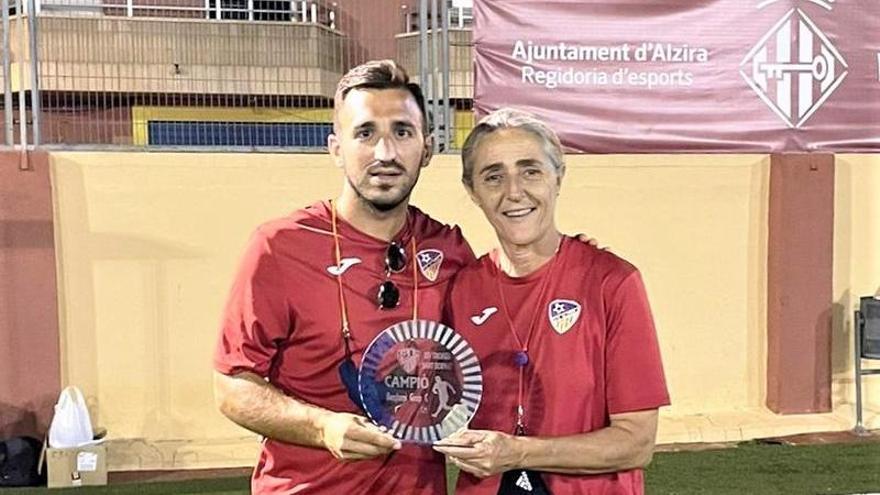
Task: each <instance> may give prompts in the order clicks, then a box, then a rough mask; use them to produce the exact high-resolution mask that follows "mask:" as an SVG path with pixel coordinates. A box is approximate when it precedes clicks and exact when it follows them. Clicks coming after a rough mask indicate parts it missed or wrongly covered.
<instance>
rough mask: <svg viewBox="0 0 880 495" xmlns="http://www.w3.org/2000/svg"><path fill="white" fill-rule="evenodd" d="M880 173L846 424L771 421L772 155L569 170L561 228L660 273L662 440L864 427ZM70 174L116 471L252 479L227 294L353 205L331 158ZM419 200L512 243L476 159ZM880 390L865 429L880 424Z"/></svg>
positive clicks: (153, 157) (855, 260)
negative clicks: (296, 227) (287, 233)
mask: <svg viewBox="0 0 880 495" xmlns="http://www.w3.org/2000/svg"><path fill="white" fill-rule="evenodd" d="M877 160H878V159H877V158H872V157H865V156H852V155H851V156H846V157H842V158H841V160H840V161H841V162H842V163H840V165H839V169H838V184H837V189H838V196H839V197H838V200H837V201H838V211H837V213H838V215H837V221H836V222H837V225H836V228H837V229H838V234H837V239H836V245H835V248H836V258H835V260H836V261H835V270H836V274H835V294H836V295H837V297H838V298H839V299H838V301H837V302H839V304H840V305H841V306H845V308H842V309H841V310H840V311H839V312H838V313H839V315H838V317H837V320H836V323H835V325H836V330H835V333H834V335H835V337H834V338H835V342H834V345H835V352H834V354H835V355H834V363H835V368H834V369H835V372H836V374H835V391H834V393H835V398H836V400H835V411H834V412H833V413H829V414H819V415H798V416H778V415H775V414H772V413H770V412H769V411H768V410H767V409H766V408H765V407H764V406H763V404H764V398H765V375H766V360H767V357H766V331H765V328H766V314H765V311H766V310H765V308H766V290H765V286H766V259H767V240H766V239H767V232H766V228H767V209H768V179H769V166H770V160H769V158H768V157H766V156H761V155H720V156H718V155H716V156H699V155H698V156H669V155H663V156H652V155H628V156H624V155H614V156H570V157H568V159H567V163H568V174H567V176H566V178H565V181H564V184H563V192H562V196H561V198H560V204H559V210H558V213H559V223H560V226H561V227H562V229H563V230H564V231H566V232H571V233H574V232H584V233H587V234H589V235H591V236H593V237H596V238H598V239H599V240H600V242H601V244H603V245H608V246H610V247H611V248H612V249H613V250H614V251H615V252H616V253H618V254H620V255H621V256H623V257H625V258H627V259H629V260H630V261H632V262H633V263H635V264H636V265H637V266H639V267H640V269H641V270H642V272H643V273H644V276H645V280H646V283H647V287H648V291H649V294H650V298H651V302H652V305H653V309H654V314H655V318H656V321H657V326H658V331H659V336H660V341H661V346H662V351H663V356H664V364H665V368H666V374H667V380H668V382H669V387H670V392H671V395H672V400H673V406H671V407H669V408H665V409H664V410H663V411H662V414H661V425H660V432H659V440H660V442H663V443H668V442H688V441H724V440H741V439H747V438H754V437H763V436H772V435H780V434H785V433H795V432H802V431H816V430H830V429H838V430H839V429H846V428H849V427H851V426H852V424H851V422H852V421H851V420H852V407H851V402H852V398H851V396H852V394H851V390H850V389H851V387H852V373H851V372H850V373H849V374H847V369H848V368H847V366H849V367H850V368H851V364H852V361H851V352H850V354H847V349H849V347H848V345H849V342H851V340H852V338H851V337H852V333H851V317H849V316H847V313H851V309H852V304H853V301H854V300H856V296H857V295H860V294H863V293H866V292H867V293H873V292H874V291H876V290H877V289H878V286H880V258H878V254H877V253H880V221H878V219H880V198H876V197H875V198H873V199H872V198H871V195H870V194H868V192H869V191H876V190H880V172H878V171H876V170H878V169H880V167H878V165H880V163H876V162H877ZM51 162H52V173H53V183H54V188H55V201H56V205H55V206H56V212H55V214H56V230H57V236H56V243H57V257H58V263H59V299H60V307H59V313H60V320H61V325H60V328H61V341H62V374H63V376H62V383H73V384H77V385H79V386H81V387H82V388H83V389H84V391H85V392H86V395H87V396H88V397H89V400H90V403H91V406H92V408H93V411H94V414H95V417H96V423H98V424H100V425H102V426H105V427H107V428H108V429H109V432H110V437H111V441H110V452H111V456H110V468H111V469H116V470H118V469H157V468H195V467H223V466H238V465H250V464H252V463H253V462H254V459H255V454H256V449H257V442H256V438H255V437H254V436H253V435H251V434H249V433H248V432H246V431H244V430H241V429H239V428H237V427H236V426H234V425H232V424H231V423H230V422H228V421H227V420H225V419H224V418H223V417H221V416H220V415H219V413H217V412H216V411H215V409H214V405H213V401H212V396H211V364H210V363H211V353H212V350H213V343H214V339H215V334H216V330H217V326H218V322H219V317H220V312H221V309H222V305H223V302H224V298H225V296H226V291H227V289H228V285H229V283H230V281H231V277H232V274H233V271H234V270H235V267H236V264H237V260H238V256H239V255H240V253H241V250H242V248H243V246H244V244H245V242H246V240H247V238H248V236H249V234H250V233H251V231H252V230H253V229H254V227H255V226H256V225H258V224H259V223H261V222H263V221H265V220H267V219H269V218H272V217H276V216H280V215H284V214H285V213H287V212H289V211H291V210H293V209H295V208H298V207H301V206H304V205H307V204H309V203H311V202H313V201H315V200H318V199H322V198H328V197H332V196H333V195H335V194H336V193H337V192H338V190H339V187H340V184H341V180H342V179H341V175H340V172H339V170H338V169H336V168H335V167H333V166H332V164H331V162H330V160H329V158H328V157H327V156H326V155H276V154H195V153H190V154H187V153H181V154H170V153H161V154H159V153H155V154H154V153H75V152H67V153H53V154H52V155H51ZM871 187H873V189H871ZM844 195H847V197H841V196H844ZM413 202H414V204H416V205H418V206H419V207H421V208H422V209H424V210H425V211H427V212H429V213H431V214H432V215H433V216H435V217H436V218H438V219H441V220H444V221H447V222H451V223H457V224H459V225H461V226H462V228H463V229H464V232H465V234H466V236H467V238H468V239H469V240H470V241H471V243H472V244H473V246H474V249H475V250H476V251H477V252H483V251H485V250H487V249H489V248H491V247H492V246H493V245H494V234H493V232H492V231H491V230H490V228H489V227H488V224H487V223H486V221H485V220H484V219H483V218H482V216H481V214H480V213H479V212H478V210H477V209H476V207H474V206H473V205H472V204H471V203H470V201H469V200H468V197H467V194H466V193H465V191H464V190H463V189H462V186H461V185H460V181H459V158H458V157H457V156H438V157H436V158H435V159H434V160H433V162H432V164H431V166H430V167H429V168H427V169H426V170H425V172H424V175H423V177H422V179H421V181H420V184H419V186H418V188H417V193H416V194H415V197H414V201H413ZM871 220H873V225H872V226H870V227H869V226H868V224H870V222H871ZM872 229H873V230H872ZM869 267H870V270H867V268H869ZM871 270H873V271H871ZM872 286H873V287H872ZM847 325H849V327H847ZM837 327H840V328H841V329H843V328H848V330H840V331H837ZM847 331H848V332H850V333H846V332H847ZM872 378H873V377H867V379H866V385H867V388H866V397H867V399H868V401H869V407H870V411H868V412H866V419H867V420H868V421H869V426H870V425H874V427H880V417H878V412H880V377H876V378H873V379H872ZM847 387H849V388H847ZM872 392H873V396H872Z"/></svg>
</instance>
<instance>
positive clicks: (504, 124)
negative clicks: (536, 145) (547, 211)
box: [461, 108, 565, 189]
mask: <svg viewBox="0 0 880 495" xmlns="http://www.w3.org/2000/svg"><path fill="white" fill-rule="evenodd" d="M499 129H522V130H523V131H526V132H529V133H531V134H533V135H534V136H535V137H536V138H538V140H539V141H541V146H542V147H543V149H544V154H545V155H547V158H548V159H549V160H550V164H551V165H552V166H553V169H554V170H556V172H557V173H562V171H563V170H564V169H565V163H564V161H563V153H562V144H561V143H560V142H559V136H557V135H556V132H554V131H553V129H551V128H550V126H548V125H547V124H545V123H544V122H543V121H541V120H539V119H538V118H536V117H535V116H534V115H532V114H530V113H527V112H523V111H521V110H516V109H513V108H501V109H498V110H495V111H494V112H492V113H490V114H489V115H486V116H485V117H483V118H482V119H480V121H479V122H478V123H477V125H476V127H474V129H473V130H472V131H471V133H470V134H468V137H467V139H466V140H465V142H464V146H463V147H462V148H461V165H462V166H461V181H462V182H463V183H464V185H465V186H467V187H468V188H471V189H473V187H474V183H473V173H474V165H475V164H474V158H475V155H476V154H477V149H478V148H479V147H480V143H481V142H482V141H483V139H484V138H485V137H486V136H488V135H489V134H492V133H493V132H495V131H497V130H499Z"/></svg>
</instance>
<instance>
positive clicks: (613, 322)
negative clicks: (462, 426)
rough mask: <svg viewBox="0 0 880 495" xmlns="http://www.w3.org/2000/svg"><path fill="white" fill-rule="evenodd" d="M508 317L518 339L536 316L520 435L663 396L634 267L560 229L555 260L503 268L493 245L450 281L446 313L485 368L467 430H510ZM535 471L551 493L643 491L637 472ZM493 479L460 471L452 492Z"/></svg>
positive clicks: (558, 429)
mask: <svg viewBox="0 0 880 495" xmlns="http://www.w3.org/2000/svg"><path fill="white" fill-rule="evenodd" d="M501 291H503V294H504V299H503V301H502V299H501V296H499V293H500V292H501ZM504 302H506V305H505V304H504ZM508 315H509V317H510V320H512V323H513V327H514V329H515V331H516V332H518V335H519V338H520V341H522V342H525V341H526V340H527V334H528V333H529V325H530V323H531V322H532V321H534V327H533V329H532V332H531V338H530V339H529V344H528V349H529V351H528V364H527V365H526V367H525V374H524V377H525V378H524V389H525V392H524V401H523V404H524V407H525V421H524V422H525V428H526V434H527V435H530V436H563V435H575V434H579V433H585V432H590V431H594V430H598V429H601V428H604V427H606V426H608V425H609V424H610V422H609V415H610V414H615V413H624V412H632V411H640V410H647V409H655V408H658V407H660V406H663V405H668V404H669V396H668V393H667V391H666V383H665V379H664V377H663V368H662V365H661V361H660V350H659V347H658V344H657V337H656V333H655V330H654V323H653V319H652V317H651V311H650V308H649V306H648V299H647V297H646V294H645V289H644V287H643V285H642V280H641V277H640V275H639V272H638V271H637V270H636V268H635V267H633V266H632V265H630V264H629V263H627V262H626V261H624V260H622V259H620V258H618V257H617V256H615V255H614V254H612V253H610V252H607V251H603V250H599V249H597V248H595V247H593V246H589V245H587V244H585V243H582V242H579V241H578V240H577V239H573V238H571V237H564V238H563V241H562V244H561V247H560V249H559V252H558V253H557V254H556V256H555V257H554V259H553V260H551V261H549V262H547V263H546V264H544V265H543V266H542V267H541V268H539V269H538V270H537V271H535V272H533V273H531V274H529V275H527V276H525V277H521V278H512V277H509V276H508V275H506V274H505V273H504V272H502V271H501V270H500V269H499V268H498V265H497V252H496V253H493V254H492V255H486V256H483V257H482V258H480V260H479V261H477V263H475V264H474V265H471V266H469V267H467V268H465V269H464V270H462V271H461V272H460V273H459V275H458V277H457V278H456V280H455V283H454V285H453V288H452V293H451V298H450V304H449V306H448V308H447V317H448V318H449V321H450V322H451V323H452V326H453V328H455V329H456V330H458V332H459V333H461V334H462V336H464V337H465V338H466V339H467V340H468V342H470V344H471V346H472V347H473V349H474V351H475V352H476V353H477V355H478V356H479V357H480V363H481V365H482V367H483V374H484V375H483V387H484V388H483V398H482V402H481V405H480V408H479V410H478V411H477V414H476V416H475V417H474V419H473V421H472V422H471V425H470V427H471V428H472V429H487V430H500V431H503V432H507V433H511V434H512V433H514V431H515V424H516V408H517V407H516V406H517V395H518V380H519V368H518V367H517V366H516V364H515V353H516V352H517V351H519V350H521V349H522V347H521V346H520V345H519V344H518V343H517V340H516V339H515V338H514V337H513V334H512V333H511V329H510V324H509V323H508ZM543 477H544V480H545V481H546V482H547V484H548V487H549V488H550V491H551V492H552V493H553V494H554V495H566V494H579V495H584V494H596V495H599V494H601V495H639V494H642V493H643V492H644V487H643V478H642V471H641V470H632V471H625V472H617V473H610V474H601V475H589V476H587V475H584V476H572V475H562V474H551V473H543ZM500 481H501V476H500V475H498V476H492V477H489V478H486V479H484V480H480V479H478V478H476V477H474V476H471V475H468V474H466V473H463V474H462V475H461V476H460V477H459V481H458V488H457V490H456V494H465V495H472V494H493V495H494V494H495V493H496V492H497V491H498V484H499V482H500Z"/></svg>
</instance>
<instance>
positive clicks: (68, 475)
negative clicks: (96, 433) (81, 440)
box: [46, 445, 107, 488]
mask: <svg viewBox="0 0 880 495" xmlns="http://www.w3.org/2000/svg"><path fill="white" fill-rule="evenodd" d="M46 474H47V484H48V486H49V488H64V487H71V486H94V485H106V484H107V447H106V446H105V445H88V446H85V447H72V448H66V449H54V448H51V447H50V448H48V449H46Z"/></svg>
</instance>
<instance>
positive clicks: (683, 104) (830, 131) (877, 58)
mask: <svg viewBox="0 0 880 495" xmlns="http://www.w3.org/2000/svg"><path fill="white" fill-rule="evenodd" d="M474 22H475V25H474V44H475V54H476V57H475V89H474V107H475V110H476V111H477V114H478V115H484V114H486V113H488V112H490V111H492V110H495V109H498V108H501V107H515V108H519V109H522V110H527V111H530V112H532V113H534V114H536V115H538V116H539V117H541V118H542V119H544V120H546V121H547V122H548V123H550V124H551V125H552V126H553V128H554V129H556V131H557V132H558V133H559V135H560V138H561V139H562V142H563V144H564V145H565V146H566V147H568V148H570V149H571V150H573V151H584V152H594V153H651V152H658V153H669V152H676V153H682V152H685V153H687V152H694V153H704V152H743V153H747V152H758V153H767V152H804V151H822V152H878V151H880V1H878V0H800V1H796V0H616V1H615V0H610V1H609V0H604V1H599V0H551V1H546V0H503V1H502V0H475V2H474Z"/></svg>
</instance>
